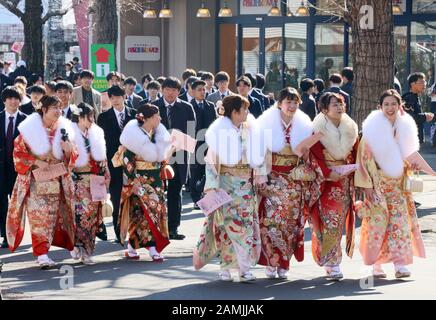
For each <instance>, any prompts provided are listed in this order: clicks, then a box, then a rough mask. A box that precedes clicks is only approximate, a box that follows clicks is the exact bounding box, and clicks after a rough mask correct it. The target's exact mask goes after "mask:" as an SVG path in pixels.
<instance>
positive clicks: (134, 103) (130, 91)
mask: <svg viewBox="0 0 436 320" xmlns="http://www.w3.org/2000/svg"><path fill="white" fill-rule="evenodd" d="M136 84H137V81H136V79H135V78H133V77H128V78H126V80H124V89H125V90H126V104H127V106H128V107H129V108H131V109H135V110H137V109H138V107H139V105H140V103H141V101H142V100H143V99H142V97H141V96H139V95H137V94H136V93H135V87H136Z"/></svg>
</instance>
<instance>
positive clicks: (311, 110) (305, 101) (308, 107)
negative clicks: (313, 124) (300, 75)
mask: <svg viewBox="0 0 436 320" xmlns="http://www.w3.org/2000/svg"><path fill="white" fill-rule="evenodd" d="M314 88H315V83H314V82H313V80H312V79H309V78H306V79H303V80H301V82H300V89H301V92H302V94H301V101H302V103H301V106H300V110H301V111H303V112H304V113H306V114H307V115H308V116H309V117H310V120H312V121H313V119H315V117H316V114H317V108H316V101H315V98H314V97H313V91H314Z"/></svg>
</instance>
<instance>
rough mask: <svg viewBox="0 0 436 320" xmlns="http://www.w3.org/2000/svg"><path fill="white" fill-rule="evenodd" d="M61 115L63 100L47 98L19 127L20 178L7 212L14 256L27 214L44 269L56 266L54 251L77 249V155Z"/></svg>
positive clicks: (16, 153)
mask: <svg viewBox="0 0 436 320" xmlns="http://www.w3.org/2000/svg"><path fill="white" fill-rule="evenodd" d="M61 114H62V105H61V101H60V100H59V98H57V97H49V96H44V97H43V98H42V99H41V101H40V104H39V108H38V109H37V112H35V113H33V114H32V115H30V116H29V117H27V119H26V120H25V121H23V122H22V123H21V124H20V125H19V126H18V130H19V131H20V135H19V136H18V137H17V139H16V140H15V147H14V163H15V169H16V171H17V173H18V177H17V181H16V183H15V187H14V191H13V193H12V197H11V202H10V206H9V210H8V217H7V235H8V241H9V244H10V249H11V251H12V252H14V251H15V250H16V249H17V248H18V246H19V245H20V243H21V241H22V239H23V235H24V226H25V216H24V213H25V212H27V216H28V218H29V224H30V232H31V234H32V248H33V254H34V255H35V256H37V257H38V264H39V265H40V267H41V268H42V269H46V268H49V267H52V266H54V265H55V263H54V261H53V260H51V259H50V258H49V257H48V255H47V254H48V251H49V250H50V247H51V246H52V245H54V246H58V247H62V248H65V249H67V250H73V248H74V228H75V225H74V183H73V179H72V170H73V168H74V165H75V162H76V159H77V151H76V150H75V146H74V130H73V128H72V125H71V122H70V121H69V120H67V119H65V118H64V117H62V116H61ZM35 169H41V170H35ZM41 171H43V172H42V173H41ZM38 173H39V174H38ZM35 176H37V177H38V180H39V181H38V182H37V181H36V178H35Z"/></svg>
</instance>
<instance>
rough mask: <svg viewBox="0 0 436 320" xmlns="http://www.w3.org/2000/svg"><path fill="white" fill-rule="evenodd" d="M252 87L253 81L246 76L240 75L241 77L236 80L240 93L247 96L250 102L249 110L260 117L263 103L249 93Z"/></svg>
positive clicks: (256, 116)
mask: <svg viewBox="0 0 436 320" xmlns="http://www.w3.org/2000/svg"><path fill="white" fill-rule="evenodd" d="M251 87H252V85H251V81H250V79H248V78H247V77H246V76H242V77H239V79H238V80H236V88H237V89H238V93H239V94H240V95H241V96H243V97H245V98H247V99H248V101H249V102H250V106H249V107H248V110H249V111H250V113H251V114H252V115H253V116H254V117H255V118H259V116H260V115H261V114H262V113H263V110H262V105H261V103H260V101H259V100H258V99H256V98H254V97H253V96H251V95H250V94H249V92H250V90H251Z"/></svg>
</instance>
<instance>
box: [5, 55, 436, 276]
mask: <svg viewBox="0 0 436 320" xmlns="http://www.w3.org/2000/svg"><path fill="white" fill-rule="evenodd" d="M3 66H4V64H3V63H1V62H0V73H1V69H2V68H3ZM67 67H68V68H70V67H71V66H70V65H68V66H67ZM68 72H70V73H69V74H66V75H65V76H66V78H62V77H58V78H56V79H54V80H53V81H48V82H46V83H42V80H41V79H39V80H38V81H39V82H41V83H39V82H38V81H37V82H35V83H34V84H33V85H31V86H29V85H28V82H27V79H26V77H25V76H17V77H16V78H15V79H11V78H9V77H8V76H6V75H5V76H4V77H3V76H2V78H1V82H0V89H1V100H2V103H3V105H4V106H2V107H1V108H2V109H1V112H0V181H1V183H0V196H1V199H0V200H1V211H0V218H1V221H0V226H1V230H0V231H1V236H2V237H3V243H2V248H9V249H10V250H11V251H12V252H14V251H15V250H16V249H17V248H18V247H19V245H20V243H21V241H22V239H23V235H24V227H25V217H26V216H27V218H28V220H29V225H30V232H31V235H32V249H33V254H34V255H35V256H36V257H37V262H38V264H39V266H40V267H41V268H42V269H47V268H50V267H52V266H54V265H55V262H54V261H53V260H52V259H51V258H50V257H49V251H50V247H51V246H53V245H54V246H58V247H61V248H65V249H67V250H68V251H70V254H71V257H72V258H73V259H75V260H80V261H81V262H82V263H84V264H94V263H95V260H94V258H93V255H94V252H95V246H96V238H97V237H99V238H101V239H103V240H105V239H107V233H106V228H105V225H104V221H103V211H104V210H105V209H107V208H106V207H107V206H108V203H109V198H110V201H111V203H112V206H113V211H112V221H113V226H114V231H115V235H116V239H115V241H116V242H118V243H120V244H121V245H122V246H125V245H126V242H127V248H126V251H125V258H126V259H133V260H137V259H139V258H140V253H139V252H138V251H139V250H140V249H141V248H146V249H147V250H148V253H149V256H150V258H151V259H152V260H153V261H156V262H162V261H163V260H164V256H163V254H162V251H163V250H164V249H165V248H166V246H168V244H169V243H170V240H183V239H184V238H185V236H184V235H183V234H181V233H180V232H179V227H180V224H181V211H182V198H183V197H182V191H183V188H184V190H185V192H190V194H191V197H192V200H193V202H194V208H195V209H198V208H199V207H198V205H197V204H196V203H197V202H198V201H199V200H200V199H202V197H203V196H204V195H208V194H210V193H211V192H214V191H217V190H218V189H222V190H224V191H225V192H226V193H227V194H228V195H230V197H231V198H232V200H233V201H232V202H231V203H229V204H226V205H224V206H222V207H220V208H219V209H218V210H216V211H215V212H213V213H212V214H209V215H207V216H206V217H205V220H204V224H203V227H202V230H199V233H200V236H199V240H198V242H197V244H196V246H195V249H194V253H193V264H194V267H195V269H197V270H199V269H201V268H202V267H203V266H204V265H206V264H207V263H209V262H210V261H211V259H213V258H216V257H218V258H219V263H220V268H221V270H220V273H219V279H220V280H222V281H232V280H233V276H232V270H237V272H238V274H239V278H240V280H241V281H243V282H244V281H253V280H255V276H254V275H253V273H252V272H251V271H250V270H251V268H252V267H253V266H255V265H257V264H259V265H262V266H265V273H266V277H268V278H270V279H274V278H276V277H278V278H280V279H284V278H286V277H287V276H288V272H289V267H290V261H291V259H292V257H293V256H295V259H296V260H297V261H302V260H303V259H304V228H305V225H306V223H309V225H310V228H311V233H312V255H313V259H314V261H315V262H316V263H317V264H318V265H319V266H322V267H324V269H325V272H326V275H327V277H328V278H330V279H332V280H339V279H341V278H343V274H342V272H341V268H340V265H341V261H342V250H343V249H342V248H341V240H342V235H343V230H344V229H345V240H346V242H345V243H346V247H345V253H346V254H347V255H348V256H350V257H352V256H353V251H354V247H355V241H354V240H355V239H354V231H355V220H356V216H357V217H359V218H360V219H362V231H361V239H360V253H361V255H362V256H363V260H364V263H365V264H366V265H370V266H373V271H372V272H373V275H374V276H375V277H380V278H385V277H386V276H387V275H386V273H385V272H384V271H383V268H382V265H383V264H387V263H393V264H394V266H395V272H396V273H395V277H396V278H403V277H409V276H410V274H411V273H410V271H409V270H408V268H407V266H408V265H410V264H411V263H412V261H413V256H418V257H422V258H423V257H425V251H424V245H423V241H422V238H421V235H420V230H419V225H418V220H417V214H416V208H415V204H414V202H413V198H412V193H411V191H410V190H409V189H407V188H406V187H405V183H404V181H405V179H406V178H407V176H408V174H409V172H411V171H413V170H417V169H419V167H417V165H416V164H411V163H408V162H407V161H406V158H407V157H408V156H409V155H411V154H413V153H414V152H417V151H418V150H419V148H420V142H423V135H422V125H423V123H424V122H425V121H431V120H432V119H433V114H432V113H424V112H422V109H421V105H420V100H419V94H420V93H422V92H423V90H424V88H425V75H423V74H419V73H415V74H412V75H410V77H409V80H408V81H409V85H410V92H409V93H406V94H405V95H404V96H403V97H401V95H400V93H399V92H398V91H397V90H394V89H388V90H385V91H384V92H383V93H381V96H380V101H379V105H378V106H377V107H374V110H373V111H372V112H371V114H370V115H369V116H368V117H367V119H366V120H365V121H364V123H363V129H362V132H361V134H359V131H358V126H357V124H356V123H355V122H354V120H353V119H352V117H351V115H352V113H351V106H352V104H351V100H352V89H353V85H352V82H353V70H352V69H351V68H345V69H344V70H343V72H342V74H332V75H331V76H330V78H329V85H328V86H326V84H325V83H324V81H323V80H321V79H315V80H312V79H307V78H306V79H303V80H301V82H300V88H299V89H300V90H297V89H298V88H292V87H285V88H280V90H278V93H277V95H271V94H268V92H265V90H264V87H265V82H266V81H265V77H264V76H263V75H262V74H256V75H252V74H245V75H242V76H241V77H239V78H238V79H236V80H235V82H234V83H235V87H236V91H237V92H232V91H231V90H230V89H229V86H230V84H231V81H232V79H230V76H229V74H228V73H226V72H225V71H220V72H218V73H217V74H215V75H213V74H212V73H210V72H204V71H199V72H196V71H195V70H193V69H187V70H185V72H184V73H183V75H182V82H181V81H180V80H179V79H177V78H176V77H171V76H170V77H159V78H157V79H156V80H155V78H154V77H153V76H152V75H151V74H146V75H144V77H143V78H142V79H141V82H140V83H139V86H140V89H139V90H138V83H137V80H136V79H135V78H134V77H125V76H124V75H123V74H121V73H119V72H116V71H114V72H110V73H109V74H108V75H107V82H108V89H107V90H106V91H104V92H102V93H100V92H98V91H96V90H94V89H93V88H92V82H93V79H94V74H93V72H92V71H89V70H81V71H80V72H79V73H78V74H79V76H78V77H77V78H75V79H73V78H72V77H71V72H73V71H72V69H71V70H68ZM6 78H7V80H6ZM3 109H4V110H3ZM174 129H176V130H179V131H181V132H182V133H184V134H186V135H190V136H191V137H193V138H196V139H197V145H196V146H195V153H194V154H190V153H188V152H187V151H185V150H179V149H176V148H175V147H174V141H173V138H172V136H171V134H170V132H171V130H174ZM313 135H318V136H319V141H317V142H316V143H315V144H313V145H312V146H310V147H303V148H300V145H301V144H302V142H303V141H306V140H307V139H308V138H310V137H313ZM356 164H357V166H356V170H355V172H347V173H346V174H343V173H341V171H338V170H337V168H338V167H341V166H346V165H356ZM107 194H109V195H110V197H109V196H108V195H107Z"/></svg>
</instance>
